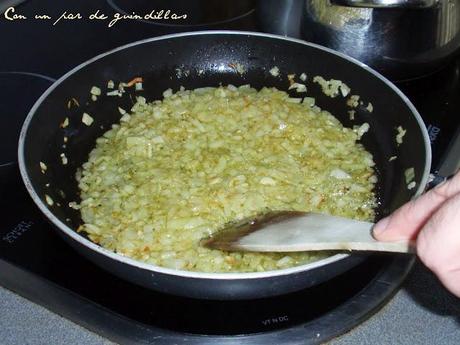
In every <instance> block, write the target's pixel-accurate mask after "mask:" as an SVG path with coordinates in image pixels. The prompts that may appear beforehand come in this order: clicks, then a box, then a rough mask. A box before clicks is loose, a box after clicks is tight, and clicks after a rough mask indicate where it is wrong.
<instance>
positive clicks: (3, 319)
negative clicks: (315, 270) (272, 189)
mask: <svg viewBox="0 0 460 345" xmlns="http://www.w3.org/2000/svg"><path fill="white" fill-rule="evenodd" d="M0 310H1V313H0V344H2V345H16V344H17V345H19V344H20V345H23V344H47V345H60V344H62V345H73V344H87V345H99V344H105V345H108V344H113V343H112V342H110V341H109V340H107V339H105V338H102V337H100V336H98V335H96V334H94V333H92V332H90V331H88V330H86V329H84V328H82V327H80V326H78V325H76V324H75V323H73V322H71V321H68V320H67V319H64V318H62V317H60V316H58V315H56V314H54V313H51V312H49V311H48V310H46V309H45V308H43V307H41V306H38V305H36V304H34V303H32V302H29V301H27V300H26V299H24V298H22V297H19V296H18V295H16V294H14V293H12V292H10V291H8V290H6V289H4V288H0ZM459 342H460V299H458V298H456V297H454V296H453V295H451V294H449V293H448V292H447V291H446V290H444V288H443V287H442V286H441V285H440V283H439V282H438V281H437V279H436V278H435V277H434V276H433V275H432V274H431V272H429V271H428V270H427V269H426V268H424V267H423V266H422V265H421V264H419V263H417V264H416V265H415V267H414V269H413V271H412V272H411V274H410V275H409V277H408V278H407V280H406V282H405V284H404V285H403V287H402V289H401V290H400V291H399V292H398V293H397V294H396V295H395V296H394V298H393V299H392V300H391V301H390V302H389V303H388V304H387V305H386V306H385V307H384V308H383V309H381V310H380V311H379V312H378V313H377V314H376V315H374V316H373V317H371V318H370V319H369V320H367V321H366V322H364V323H363V324H361V325H360V326H358V327H356V328H355V329H353V330H351V331H350V332H349V333H347V334H345V335H343V336H341V337H339V338H336V339H334V340H333V341H331V342H330V344H331V345H348V344H350V345H351V344H353V345H359V344H401V345H403V344H411V345H412V344H444V345H451V344H452V345H454V344H455V345H457V344H459Z"/></svg>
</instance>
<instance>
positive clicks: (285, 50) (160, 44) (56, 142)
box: [20, 33, 429, 229]
mask: <svg viewBox="0 0 460 345" xmlns="http://www.w3.org/2000/svg"><path fill="white" fill-rule="evenodd" d="M274 66H276V67H278V68H279V71H280V75H279V77H274V76H273V75H272V74H271V73H270V72H269V70H270V69H271V68H272V67H274ZM242 71H243V73H241V72H242ZM301 73H305V74H306V75H307V76H308V80H307V82H306V84H307V88H308V96H310V97H315V98H316V103H317V105H319V106H320V107H321V108H323V109H325V110H328V111H330V112H331V113H332V114H334V115H335V116H336V117H337V118H339V119H340V121H341V122H342V123H343V124H344V125H345V126H348V127H352V126H354V125H361V124H362V123H364V122H367V123H369V124H370V131H369V133H366V134H365V135H364V137H363V140H362V142H363V144H364V145H365V146H366V148H367V149H368V150H369V151H370V152H372V153H373V155H374V160H375V162H376V165H377V172H378V177H379V182H378V185H377V192H378V195H379V200H380V206H379V209H378V214H379V216H381V215H384V214H387V213H389V212H390V211H391V210H394V209H395V208H397V207H398V206H400V205H401V204H403V203H404V202H406V201H408V200H409V199H410V198H411V197H412V196H413V195H414V193H415V192H416V191H417V189H419V186H420V183H421V181H422V178H423V176H424V175H425V174H426V170H427V169H426V165H427V162H429V155H427V150H428V148H427V142H426V139H425V138H426V137H425V136H424V134H423V131H422V129H421V126H423V124H421V123H420V122H419V120H417V118H416V116H415V115H414V113H413V109H411V107H410V105H409V104H408V103H406V102H405V101H404V100H403V98H401V95H400V94H398V93H397V92H396V91H395V90H394V89H393V88H391V87H390V86H389V85H388V84H387V83H386V82H385V81H384V80H383V79H380V78H379V77H377V76H376V75H375V74H373V73H372V72H370V71H368V70H367V69H365V68H363V67H361V66H359V65H358V64H356V63H354V62H351V61H350V60H347V59H345V58H343V57H342V56H339V55H336V54H333V53H331V52H330V51H327V50H323V49H320V48H318V47H315V46H311V45H307V44H303V43H300V42H298V41H292V40H287V39H283V38H273V37H270V36H263V35H248V34H242V33H204V34H203V33H202V34H193V35H185V36H179V37H173V38H166V39H153V40H147V41H145V42H143V43H139V44H134V45H131V46H127V47H125V48H123V49H119V50H116V51H114V52H112V53H109V54H106V55H104V56H102V57H100V58H97V59H95V60H94V61H92V62H90V63H88V64H86V65H84V66H82V67H79V68H76V69H75V70H74V71H72V72H70V73H69V74H68V75H66V76H65V77H64V78H61V80H60V81H58V82H57V83H56V84H55V85H54V86H53V87H52V89H51V90H50V91H49V93H48V94H47V96H46V97H44V98H43V99H42V100H41V103H39V104H38V106H37V107H36V108H35V109H34V112H33V116H32V115H31V117H29V120H30V121H29V123H28V128H27V131H26V132H24V133H23V136H22V138H23V140H24V145H23V147H24V152H23V154H24V157H23V158H24V159H23V162H24V167H25V170H26V171H27V174H28V176H29V179H30V181H31V183H32V186H33V189H34V190H35V192H36V194H37V195H38V196H39V198H41V200H42V202H44V203H45V194H47V195H49V196H50V197H51V198H52V199H53V200H54V204H53V206H49V208H50V209H51V211H52V213H53V214H54V215H55V216H56V217H57V218H59V219H60V220H61V221H62V222H64V223H67V224H68V225H69V226H70V227H71V228H73V229H77V227H78V226H79V225H80V224H81V219H80V215H79V212H78V211H75V210H73V209H71V208H70V207H68V203H69V202H71V201H77V202H78V201H79V195H78V189H77V183H76V180H75V172H76V170H77V169H78V168H79V167H80V166H81V165H82V163H84V162H85V161H86V160H87V158H88V154H89V152H90V151H91V149H92V148H93V147H94V145H95V140H96V138H97V137H99V136H101V135H102V134H103V133H104V132H105V131H106V130H108V129H109V128H110V126H111V125H112V124H113V123H117V122H119V118H120V117H121V114H120V112H119V110H118V107H121V108H123V109H126V110H129V109H130V107H131V105H132V104H133V102H134V101H135V97H136V96H144V97H145V98H147V100H148V101H152V100H156V99H161V98H162V93H163V91H164V90H165V89H167V88H172V89H173V90H178V89H179V87H180V86H184V87H185V88H187V89H194V88H198V87H204V86H218V85H220V84H222V85H226V84H229V83H230V84H234V85H242V84H250V85H251V86H253V87H256V88H261V87H263V86H274V87H277V88H279V89H281V90H287V88H288V86H289V82H288V78H287V75H288V74H296V80H298V77H299V75H300V74H301ZM316 75H319V76H323V77H324V78H325V79H331V78H333V79H338V80H342V81H343V82H345V83H346V84H347V85H348V86H349V87H350V88H351V90H352V92H351V94H356V95H360V100H362V102H363V103H362V104H360V105H359V106H358V108H357V109H355V110H356V115H355V119H354V120H350V118H349V114H348V111H349V110H350V109H351V108H350V107H349V106H347V105H346V98H344V97H342V96H341V95H339V96H338V97H336V98H330V97H327V96H325V95H324V94H323V93H322V91H321V88H320V87H319V85H318V84H315V83H313V82H312V79H313V77H314V76H316ZM138 76H141V77H143V79H144V82H143V88H144V90H143V91H134V90H132V89H129V90H128V91H127V93H126V94H125V95H124V96H123V97H118V96H106V92H107V91H110V90H107V82H108V81H109V80H113V81H114V82H115V85H118V83H119V82H127V81H129V80H131V79H132V78H134V77H138ZM92 86H97V87H99V88H101V89H102V95H101V96H100V97H98V99H97V100H96V101H93V100H91V94H90V89H91V87H92ZM293 96H295V97H298V94H296V93H295V92H293ZM39 102H40V101H39ZM369 102H371V103H372V105H373V111H372V112H369V111H368V110H366V107H367V106H368V103H369ZM84 112H86V113H88V114H89V115H91V117H93V118H94V123H93V124H92V125H91V126H86V125H85V124H84V123H82V121H81V119H82V114H83V113H84ZM65 118H68V119H69V125H68V126H67V127H65V128H62V126H61V124H62V123H63V121H64V119H65ZM26 125H27V123H26ZM400 126H401V127H402V128H403V129H405V130H407V133H406V135H405V136H404V139H403V143H402V144H401V145H398V144H397V143H396V140H395V138H396V134H397V133H398V132H397V128H398V127H400ZM64 137H67V142H66V143H65V142H64ZM20 154H21V152H20ZM61 154H64V155H65V156H66V157H67V159H68V163H67V164H66V165H64V164H63V163H62V156H61ZM393 156H396V157H397V158H396V159H395V160H392V161H391V162H390V157H393ZM40 162H44V163H45V164H46V165H47V170H46V172H45V173H43V172H42V171H41V168H40ZM411 167H413V168H414V169H415V181H416V183H417V185H416V187H415V188H413V189H411V190H409V189H408V188H407V183H406V180H405V176H404V171H405V170H406V169H408V168H411Z"/></svg>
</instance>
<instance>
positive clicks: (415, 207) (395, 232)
mask: <svg viewBox="0 0 460 345" xmlns="http://www.w3.org/2000/svg"><path fill="white" fill-rule="evenodd" d="M457 193H460V172H459V173H457V174H456V175H455V176H454V177H453V178H452V179H450V180H448V181H446V182H444V183H442V184H440V185H438V186H437V187H435V188H433V189H432V190H430V191H429V192H427V193H426V194H424V195H422V196H420V197H419V198H417V199H415V200H412V201H410V202H408V203H406V204H405V205H403V206H402V207H401V208H399V209H398V210H396V211H395V212H394V213H393V214H392V215H390V216H389V217H387V218H384V219H382V220H381V221H380V222H378V223H377V224H376V225H375V226H374V230H373V235H374V237H375V238H376V239H377V240H380V241H399V240H410V239H412V240H413V239H415V238H416V237H417V235H418V233H419V231H420V230H421V228H422V227H423V226H424V225H425V223H426V222H427V221H428V219H430V217H431V216H432V215H433V213H434V212H436V210H438V209H439V208H440V207H441V205H442V204H443V203H444V202H445V201H446V200H447V199H449V198H451V197H452V196H454V195H455V194H457Z"/></svg>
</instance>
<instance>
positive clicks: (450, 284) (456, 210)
mask: <svg viewBox="0 0 460 345" xmlns="http://www.w3.org/2000/svg"><path fill="white" fill-rule="evenodd" d="M373 235H374V237H375V239H377V240H379V241H398V240H412V241H414V242H415V244H416V250H417V255H418V256H419V258H420V260H421V261H422V262H423V263H424V264H425V265H426V266H427V267H428V268H429V269H430V270H432V271H433V272H434V273H435V274H436V276H437V277H438V278H439V280H440V281H441V282H442V284H443V285H444V286H445V287H446V288H447V289H448V290H449V291H451V292H452V293H453V294H455V295H456V296H458V297H460V171H459V172H457V174H456V175H455V176H453V177H452V178H451V179H450V180H448V181H446V182H444V183H441V184H440V185H438V186H436V187H435V188H433V189H432V190H430V191H428V192H427V193H425V194H423V195H422V196H420V197H418V198H417V199H414V200H412V201H410V202H408V203H407V204H405V205H403V206H402V207H401V208H399V209H398V210H396V211H395V212H394V213H393V214H391V215H390V216H388V217H386V218H384V219H382V220H380V221H379V222H378V223H377V224H376V225H375V227H374V230H373Z"/></svg>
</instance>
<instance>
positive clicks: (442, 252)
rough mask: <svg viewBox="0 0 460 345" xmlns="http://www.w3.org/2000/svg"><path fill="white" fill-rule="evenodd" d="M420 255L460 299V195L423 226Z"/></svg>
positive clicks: (418, 246)
mask: <svg viewBox="0 0 460 345" xmlns="http://www.w3.org/2000/svg"><path fill="white" fill-rule="evenodd" d="M417 254H418V256H419V257H420V259H421V260H422V262H423V263H424V264H425V265H426V266H427V267H428V268H429V269H431V270H432V271H433V272H434V273H435V274H436V275H437V276H438V278H439V280H440V281H441V282H442V283H443V285H444V286H445V287H446V288H447V289H448V290H450V291H451V292H452V293H454V294H455V295H457V296H459V297H460V194H457V195H456V196H454V197H453V198H451V199H449V200H448V201H446V202H445V203H444V204H443V205H442V207H440V208H439V209H438V210H437V211H436V212H435V213H434V214H433V216H432V217H431V218H430V220H429V221H427V223H426V224H425V226H423V228H422V230H421V231H420V234H419V236H418V238H417Z"/></svg>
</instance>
